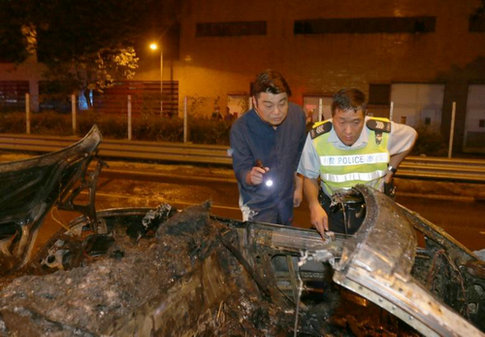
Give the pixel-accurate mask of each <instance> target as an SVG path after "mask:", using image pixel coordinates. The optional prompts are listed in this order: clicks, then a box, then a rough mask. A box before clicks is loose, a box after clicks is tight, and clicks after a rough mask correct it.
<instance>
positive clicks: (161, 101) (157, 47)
mask: <svg viewBox="0 0 485 337" xmlns="http://www.w3.org/2000/svg"><path fill="white" fill-rule="evenodd" d="M159 48H160V117H162V116H163V49H162V46H161V45H160V46H158V44H157V43H156V42H152V43H150V49H151V50H158V49H159Z"/></svg>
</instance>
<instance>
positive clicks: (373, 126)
mask: <svg viewBox="0 0 485 337" xmlns="http://www.w3.org/2000/svg"><path fill="white" fill-rule="evenodd" d="M365 125H366V126H367V128H369V129H370V130H374V131H376V132H387V133H389V132H391V122H390V121H389V120H388V119H387V118H369V119H368V120H367V122H366V123H365Z"/></svg>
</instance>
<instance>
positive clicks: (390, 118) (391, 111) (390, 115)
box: [389, 102, 394, 121]
mask: <svg viewBox="0 0 485 337" xmlns="http://www.w3.org/2000/svg"><path fill="white" fill-rule="evenodd" d="M393 114H394V102H391V108H390V109H389V120H390V121H392V115H393Z"/></svg>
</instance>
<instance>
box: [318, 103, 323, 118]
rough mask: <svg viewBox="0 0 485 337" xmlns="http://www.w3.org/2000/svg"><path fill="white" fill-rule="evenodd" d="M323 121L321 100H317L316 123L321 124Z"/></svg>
mask: <svg viewBox="0 0 485 337" xmlns="http://www.w3.org/2000/svg"><path fill="white" fill-rule="evenodd" d="M322 119H323V98H321V97H320V98H319V99H318V121H319V122H321V121H322Z"/></svg>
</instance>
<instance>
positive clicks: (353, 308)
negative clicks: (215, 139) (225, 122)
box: [0, 127, 485, 336]
mask: <svg viewBox="0 0 485 337" xmlns="http://www.w3.org/2000/svg"><path fill="white" fill-rule="evenodd" d="M100 142H101V135H100V133H99V130H98V129H97V128H96V127H94V128H93V129H92V130H91V131H90V133H89V134H87V135H86V137H85V138H83V139H82V140H80V141H79V142H78V143H76V144H74V145H73V146H71V147H69V148H67V149H64V150H62V151H60V152H56V153H52V154H47V155H44V156H40V157H37V158H34V159H29V160H27V161H20V162H12V163H5V164H0V179H1V181H2V185H0V188H3V189H4V190H3V194H2V199H1V205H2V212H3V213H2V214H3V216H2V218H1V219H0V230H1V243H2V246H1V247H2V249H1V263H2V271H3V272H4V274H6V275H5V276H4V281H3V282H2V284H3V287H2V289H1V293H0V335H5V336H10V335H18V336H41V335H55V336H210V335H221V336H222V335H227V336H229V335H241V336H242V335H251V336H287V335H299V336H321V335H344V336H346V335H349V336H351V335H409V336H418V335H420V334H422V335H426V336H482V335H484V333H483V331H485V269H484V264H483V261H480V260H479V259H478V258H477V257H476V256H475V255H474V254H473V253H472V252H470V251H469V250H467V249H466V248H465V247H463V246H462V245H461V244H460V243H458V242H456V241H455V240H454V239H453V238H452V237H450V236H449V235H447V234H446V233H445V232H443V231H442V230H441V229H440V228H438V227H437V226H435V225H433V224H432V223H430V222H428V221H427V220H425V219H423V218H422V217H420V216H419V215H418V214H415V213H413V212H412V211H410V210H408V209H406V208H404V207H402V206H400V205H398V204H396V203H394V202H393V201H392V200H391V199H389V198H388V197H387V196H385V195H383V194H382V193H379V192H377V191H375V190H371V189H369V188H366V187H364V186H359V187H357V188H356V189H355V194H356V195H359V197H361V198H363V200H364V202H365V206H366V214H365V219H364V222H363V224H362V226H361V228H360V229H359V231H358V232H357V233H356V234H355V235H354V236H343V235H335V236H332V237H328V238H325V239H324V240H322V238H321V237H320V236H319V235H318V234H317V233H316V232H315V231H313V230H306V229H298V228H294V227H284V226H277V225H272V224H265V223H252V222H244V223H243V222H240V221H236V220H232V219H223V218H218V217H215V216H213V215H211V214H210V204H208V203H207V204H203V205H200V206H196V207H191V208H187V209H185V210H182V211H178V210H175V209H173V208H172V207H171V206H170V205H168V204H164V205H160V206H159V207H158V208H156V209H145V208H124V209H110V210H103V211H98V212H96V210H95V207H94V199H95V184H96V179H97V176H98V175H99V172H100V170H101V167H102V164H101V162H100V161H99V159H98V158H97V156H96V153H97V148H98V145H99V143H100ZM93 163H94V164H95V165H90V164H93ZM93 166H94V169H88V167H91V168H92V167H93ZM19 182H21V184H20V186H21V187H20V188H18V186H19ZM9 183H10V185H9ZM85 190H87V191H88V194H87V195H88V200H87V202H85V203H84V204H78V203H77V201H76V200H77V198H78V197H79V195H80V192H81V191H85ZM54 205H57V207H60V208H63V209H70V210H75V211H79V212H81V213H82V214H83V215H82V216H80V217H79V218H77V219H75V220H74V221H72V222H71V223H70V224H69V230H61V231H60V232H59V233H58V234H56V235H54V236H53V237H52V239H51V240H50V241H49V242H48V243H47V244H46V245H44V246H43V247H41V248H40V249H39V250H38V251H36V252H35V253H33V249H32V247H33V241H34V240H35V236H36V232H37V231H38V229H39V226H40V224H41V222H42V219H43V218H44V216H45V214H46V213H47V211H48V210H49V209H50V208H51V207H53V206H54ZM342 308H344V309H342Z"/></svg>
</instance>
